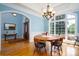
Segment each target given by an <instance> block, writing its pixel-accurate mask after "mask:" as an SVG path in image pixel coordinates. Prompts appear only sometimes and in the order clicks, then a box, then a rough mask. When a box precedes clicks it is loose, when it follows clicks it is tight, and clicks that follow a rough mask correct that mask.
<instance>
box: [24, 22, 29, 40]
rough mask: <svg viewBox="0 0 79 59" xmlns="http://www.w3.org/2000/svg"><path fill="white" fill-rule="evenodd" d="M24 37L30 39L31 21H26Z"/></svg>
mask: <svg viewBox="0 0 79 59" xmlns="http://www.w3.org/2000/svg"><path fill="white" fill-rule="evenodd" d="M24 39H26V40H29V22H25V23H24Z"/></svg>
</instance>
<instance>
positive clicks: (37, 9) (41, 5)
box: [20, 3, 62, 14]
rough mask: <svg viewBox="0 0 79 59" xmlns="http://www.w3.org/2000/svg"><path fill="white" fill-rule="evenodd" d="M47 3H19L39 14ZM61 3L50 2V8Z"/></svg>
mask: <svg viewBox="0 0 79 59" xmlns="http://www.w3.org/2000/svg"><path fill="white" fill-rule="evenodd" d="M47 4H48V3H20V5H22V6H24V7H28V8H29V9H31V10H33V11H35V12H36V13H39V14H41V13H42V11H43V9H45V8H46V7H47ZM61 4H62V3H50V4H49V5H50V6H51V8H53V9H54V7H56V6H58V5H61Z"/></svg>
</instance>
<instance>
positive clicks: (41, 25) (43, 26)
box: [0, 4, 48, 38]
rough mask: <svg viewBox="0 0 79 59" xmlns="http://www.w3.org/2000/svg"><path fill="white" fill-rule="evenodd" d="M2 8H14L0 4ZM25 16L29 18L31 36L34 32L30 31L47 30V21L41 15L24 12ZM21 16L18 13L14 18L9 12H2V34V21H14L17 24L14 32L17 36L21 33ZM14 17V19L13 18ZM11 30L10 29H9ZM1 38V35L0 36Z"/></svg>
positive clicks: (2, 9) (0, 9)
mask: <svg viewBox="0 0 79 59" xmlns="http://www.w3.org/2000/svg"><path fill="white" fill-rule="evenodd" d="M4 10H14V9H12V8H9V7H7V6H4V5H2V4H0V11H4ZM25 16H28V17H27V18H29V20H30V23H29V25H30V36H33V35H34V34H32V32H47V31H48V24H47V21H46V20H44V19H43V18H42V17H38V16H35V15H32V14H28V13H27V14H26V15H25ZM22 18H23V17H21V15H18V16H17V17H16V18H15V17H13V16H12V15H11V14H10V13H6V14H3V16H2V22H1V23H2V24H1V30H2V31H1V32H2V34H3V33H4V32H5V31H3V29H4V28H3V27H4V25H3V24H4V23H7V22H8V23H10V22H11V23H16V24H17V29H16V32H17V33H18V36H21V35H22V34H23V31H21V29H22V26H23V24H22ZM14 19H15V20H14ZM10 32H11V31H10ZM2 38H3V36H2Z"/></svg>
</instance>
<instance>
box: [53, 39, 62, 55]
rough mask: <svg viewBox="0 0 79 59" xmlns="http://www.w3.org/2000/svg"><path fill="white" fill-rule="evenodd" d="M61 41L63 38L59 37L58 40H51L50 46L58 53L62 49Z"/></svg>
mask: <svg viewBox="0 0 79 59" xmlns="http://www.w3.org/2000/svg"><path fill="white" fill-rule="evenodd" d="M62 43H63V38H60V39H58V40H55V41H54V42H52V47H54V50H55V49H57V50H58V52H59V55H60V51H62Z"/></svg>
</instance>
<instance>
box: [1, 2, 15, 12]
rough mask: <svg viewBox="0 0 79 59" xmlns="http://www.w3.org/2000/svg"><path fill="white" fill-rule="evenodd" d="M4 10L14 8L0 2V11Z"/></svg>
mask: <svg viewBox="0 0 79 59" xmlns="http://www.w3.org/2000/svg"><path fill="white" fill-rule="evenodd" d="M5 10H14V9H13V8H10V7H7V6H5V5H3V4H2V3H0V11H5Z"/></svg>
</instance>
